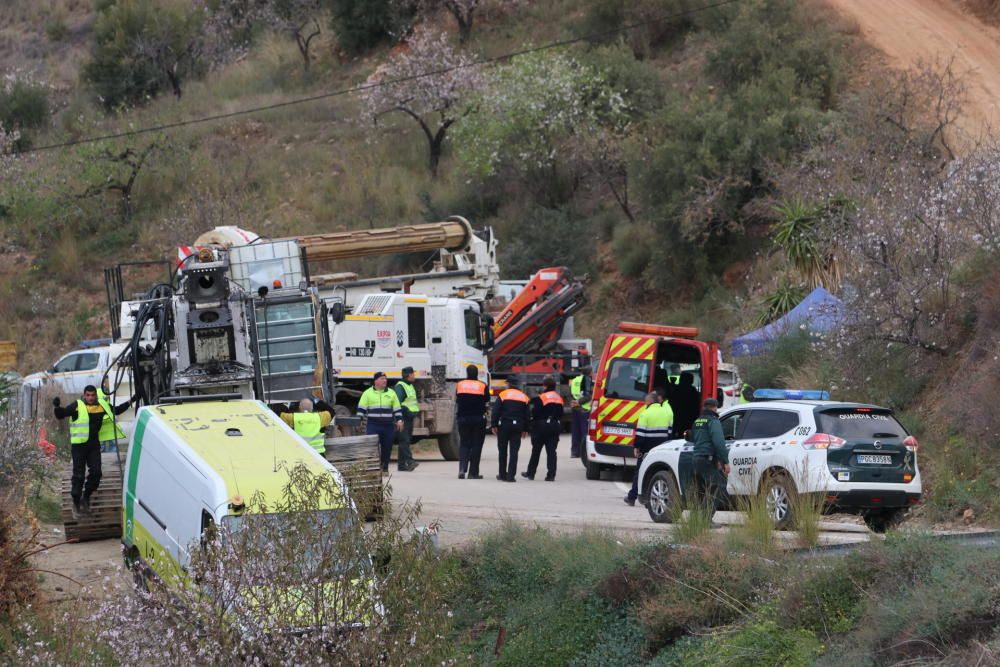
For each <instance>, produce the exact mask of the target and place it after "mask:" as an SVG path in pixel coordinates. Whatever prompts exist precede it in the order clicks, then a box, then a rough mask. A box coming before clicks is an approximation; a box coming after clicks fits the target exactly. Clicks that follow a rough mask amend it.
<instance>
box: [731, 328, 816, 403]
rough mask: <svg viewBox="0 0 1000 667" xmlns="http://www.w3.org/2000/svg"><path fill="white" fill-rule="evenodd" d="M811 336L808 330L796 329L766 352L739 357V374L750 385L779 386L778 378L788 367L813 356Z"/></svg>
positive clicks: (796, 365) (803, 362)
mask: <svg viewBox="0 0 1000 667" xmlns="http://www.w3.org/2000/svg"><path fill="white" fill-rule="evenodd" d="M812 342H813V338H812V337H811V336H810V335H809V332H808V331H804V330H801V329H796V330H794V331H792V332H791V333H788V334H786V335H784V336H782V337H781V338H779V339H777V340H776V341H775V343H774V345H773V347H772V348H771V349H770V351H768V352H767V353H766V354H761V355H758V356H753V357H740V360H739V365H740V375H741V376H742V377H743V379H744V380H745V381H746V382H748V383H750V385H752V386H754V387H757V388H760V387H776V386H781V382H780V380H779V378H780V377H781V375H782V374H783V373H785V372H786V371H787V370H788V369H789V368H796V367H799V366H801V365H803V364H805V363H806V362H807V361H809V360H810V358H811V357H812V356H813V349H812ZM794 388H795V389H813V388H815V389H823V388H824V387H794Z"/></svg>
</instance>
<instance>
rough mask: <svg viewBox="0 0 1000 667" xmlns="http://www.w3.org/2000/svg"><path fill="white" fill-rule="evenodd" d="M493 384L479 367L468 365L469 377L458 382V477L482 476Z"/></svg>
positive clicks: (466, 375)
mask: <svg viewBox="0 0 1000 667" xmlns="http://www.w3.org/2000/svg"><path fill="white" fill-rule="evenodd" d="M489 407H490V388H489V387H488V386H486V383H485V382H483V381H482V380H480V379H479V369H478V368H476V367H475V366H473V365H471V364H470V365H468V366H466V367H465V379H464V380H462V381H461V382H459V383H458V384H457V385H456V386H455V423H456V424H457V425H458V438H459V447H458V478H459V479H465V478H466V477H465V475H466V472H468V475H469V479H482V478H483V476H482V475H480V474H479V459H480V457H481V456H482V454H483V443H484V442H485V441H486V411H487V410H488V409H489Z"/></svg>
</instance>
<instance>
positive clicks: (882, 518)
mask: <svg viewBox="0 0 1000 667" xmlns="http://www.w3.org/2000/svg"><path fill="white" fill-rule="evenodd" d="M905 517H906V508H905V507H895V508H892V509H885V510H867V511H865V512H863V513H862V514H861V518H862V519H864V520H865V525H866V526H868V530H870V531H872V532H873V533H884V532H885V531H887V530H890V529H892V528H896V527H897V526H899V524H901V523H902V522H903V519H904V518H905Z"/></svg>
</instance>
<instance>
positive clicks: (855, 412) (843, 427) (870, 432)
mask: <svg viewBox="0 0 1000 667" xmlns="http://www.w3.org/2000/svg"><path fill="white" fill-rule="evenodd" d="M816 421H817V425H818V426H819V430H820V432H821V433H827V434H829V435H835V436H837V437H838V438H844V439H845V440H870V439H873V438H905V437H906V429H904V428H903V427H902V425H900V423H899V422H898V421H896V418H895V417H893V416H892V413H891V412H888V411H887V410H866V409H860V410H859V409H857V408H846V409H839V410H828V411H826V412H821V413H819V414H818V415H817V416H816Z"/></svg>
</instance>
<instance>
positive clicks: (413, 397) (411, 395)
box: [396, 380, 420, 415]
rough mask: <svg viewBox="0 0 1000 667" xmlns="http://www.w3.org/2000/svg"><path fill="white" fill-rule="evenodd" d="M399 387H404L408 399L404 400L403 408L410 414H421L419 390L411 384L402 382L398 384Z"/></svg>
mask: <svg viewBox="0 0 1000 667" xmlns="http://www.w3.org/2000/svg"><path fill="white" fill-rule="evenodd" d="M396 386H397V387H402V388H403V391H404V392H406V398H404V399H403V402H402V406H403V407H404V408H406V409H407V410H409V411H410V414H414V415H415V414H417V413H419V412H420V403H418V402H417V390H416V389H415V388H414V386H413V385H412V384H410V383H409V382H405V381H403V380H400V381H399V382H397V383H396Z"/></svg>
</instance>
